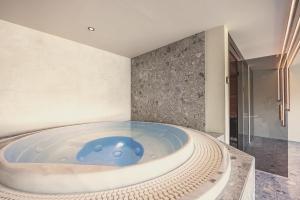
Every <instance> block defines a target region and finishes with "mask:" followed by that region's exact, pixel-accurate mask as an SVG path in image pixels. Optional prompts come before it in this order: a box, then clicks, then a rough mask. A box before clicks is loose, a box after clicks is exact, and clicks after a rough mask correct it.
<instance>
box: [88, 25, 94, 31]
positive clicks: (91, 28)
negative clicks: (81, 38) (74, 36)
mask: <svg viewBox="0 0 300 200" xmlns="http://www.w3.org/2000/svg"><path fill="white" fill-rule="evenodd" d="M88 29H89V31H95V30H96V29H95V28H94V27H91V26H89V27H88Z"/></svg>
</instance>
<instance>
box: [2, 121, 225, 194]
mask: <svg viewBox="0 0 300 200" xmlns="http://www.w3.org/2000/svg"><path fill="white" fill-rule="evenodd" d="M229 157H230V156H229V153H228V149H227V147H226V146H224V145H223V144H222V143H220V142H219V141H217V140H216V139H214V138H211V137H210V136H208V135H206V134H205V133H203V132H199V131H196V130H192V129H188V128H184V127H181V126H175V125H166V124H159V123H147V122H134V121H128V122H99V123H89V124H81V125H72V126H65V127H60V128H53V129H47V130H42V131H38V132H34V133H32V134H31V135H28V136H24V137H22V138H20V139H17V140H15V141H13V142H11V143H9V144H8V145H7V146H5V147H4V148H2V149H1V150H0V197H1V198H2V197H3V198H7V199H11V200H24V199H30V200H57V199H64V200H74V199H78V200H81V199H99V200H106V199H114V200H124V199H174V200H175V199H176V200H177V199H178V200H179V199H191V200H200V199H201V200H202V199H203V200H210V199H215V198H216V197H217V196H218V195H219V194H220V193H221V192H222V190H223V189H224V187H225V185H226V184H227V181H228V179H229V175H230V159H229Z"/></svg>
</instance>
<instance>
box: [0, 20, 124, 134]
mask: <svg viewBox="0 0 300 200" xmlns="http://www.w3.org/2000/svg"><path fill="white" fill-rule="evenodd" d="M99 31H100V30H99ZM91 34H92V33H91ZM0 80H1V84H0V136H8V135H13V134H16V133H21V132H26V131H29V130H34V129H40V128H46V127H53V126H59V125H66V124H73V123H83V122H92V121H111V120H129V119H130V59H129V58H126V57H122V56H119V55H115V54H112V53H109V52H106V51H102V50H99V49H95V48H92V47H89V46H85V45H82V44H79V43H76V42H73V41H69V40H66V39H62V38H59V37H56V36H53V35H49V34H46V33H42V32H38V31H35V30H32V29H29V28H25V27H22V26H19V25H15V24H12V23H8V22H5V21H1V20H0Z"/></svg>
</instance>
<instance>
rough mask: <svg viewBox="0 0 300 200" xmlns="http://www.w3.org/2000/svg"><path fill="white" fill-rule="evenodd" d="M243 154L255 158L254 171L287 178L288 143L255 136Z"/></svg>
mask: <svg viewBox="0 0 300 200" xmlns="http://www.w3.org/2000/svg"><path fill="white" fill-rule="evenodd" d="M245 152H247V153H249V154H250V155H252V156H254V157H255V168H256V169H258V170H262V171H265V172H269V173H272V174H277V175H280V176H284V177H288V141H286V140H278V139H270V138H263V137H257V136H255V137H253V140H252V142H251V144H250V145H249V146H248V147H246V148H245ZM299 153H300V152H299Z"/></svg>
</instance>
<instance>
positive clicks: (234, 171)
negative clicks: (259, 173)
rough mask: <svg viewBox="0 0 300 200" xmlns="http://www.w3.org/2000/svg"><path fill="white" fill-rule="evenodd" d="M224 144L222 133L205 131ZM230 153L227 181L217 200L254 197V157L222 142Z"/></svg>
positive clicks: (249, 198)
mask: <svg viewBox="0 0 300 200" xmlns="http://www.w3.org/2000/svg"><path fill="white" fill-rule="evenodd" d="M206 134H207V135H209V136H212V137H214V138H216V139H218V140H220V141H222V142H223V144H224V134H220V133H213V132H210V133H206ZM224 145H225V146H226V147H227V148H228V150H229V153H230V159H231V173H230V177H229V181H228V183H227V185H226V186H225V188H224V190H223V192H222V193H221V194H220V195H219V197H218V198H217V200H254V199H255V159H254V157H253V156H251V155H249V154H247V153H245V152H242V151H240V150H238V149H236V148H234V147H231V146H229V145H227V144H224Z"/></svg>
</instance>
